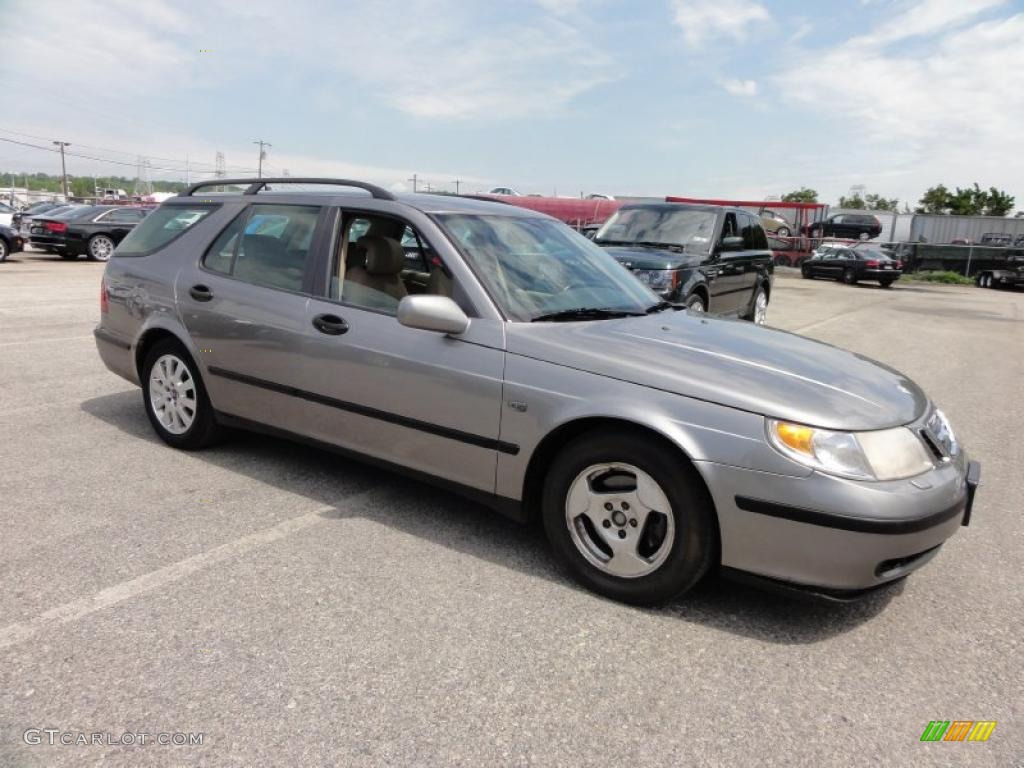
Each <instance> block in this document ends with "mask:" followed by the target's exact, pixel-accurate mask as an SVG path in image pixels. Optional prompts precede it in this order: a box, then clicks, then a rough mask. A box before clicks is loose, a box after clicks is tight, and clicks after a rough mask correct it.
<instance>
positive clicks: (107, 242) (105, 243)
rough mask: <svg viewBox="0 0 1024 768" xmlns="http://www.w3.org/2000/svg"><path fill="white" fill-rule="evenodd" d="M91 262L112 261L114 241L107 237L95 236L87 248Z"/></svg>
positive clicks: (90, 239) (91, 238)
mask: <svg viewBox="0 0 1024 768" xmlns="http://www.w3.org/2000/svg"><path fill="white" fill-rule="evenodd" d="M87 250H88V252H89V260H90V261H110V254H112V253H113V252H114V241H113V240H112V239H111V238H110V237H109V236H107V235H93V236H92V237H90V238H89V244H88V247H87Z"/></svg>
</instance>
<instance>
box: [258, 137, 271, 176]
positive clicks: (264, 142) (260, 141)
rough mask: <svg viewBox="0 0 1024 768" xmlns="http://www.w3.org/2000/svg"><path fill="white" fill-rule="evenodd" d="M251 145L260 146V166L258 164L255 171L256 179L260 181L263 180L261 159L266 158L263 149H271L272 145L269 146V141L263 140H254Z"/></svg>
mask: <svg viewBox="0 0 1024 768" xmlns="http://www.w3.org/2000/svg"><path fill="white" fill-rule="evenodd" d="M253 144H259V145H260V164H259V169H258V170H257V171H256V178H259V179H262V178H263V158H265V157H266V156H267V152H266V150H265V149H263V148H264V147H272V146H274V145H273V144H271V143H270V142H269V141H264V140H263V139H256V141H254V142H253Z"/></svg>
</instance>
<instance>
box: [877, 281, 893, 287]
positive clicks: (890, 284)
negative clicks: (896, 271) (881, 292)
mask: <svg viewBox="0 0 1024 768" xmlns="http://www.w3.org/2000/svg"><path fill="white" fill-rule="evenodd" d="M893 282H894V281H892V280H879V281H878V283H879V284H880V285H881V286H882V287H883V288H892V284H893Z"/></svg>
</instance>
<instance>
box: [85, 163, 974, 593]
mask: <svg viewBox="0 0 1024 768" xmlns="http://www.w3.org/2000/svg"><path fill="white" fill-rule="evenodd" d="M212 184H218V185H224V186H226V187H229V188H232V189H234V190H235V191H234V192H229V193H222V194H217V193H215V192H214V191H213V190H211V189H210V187H211V185H212ZM95 334H96V342H97V347H98V349H99V353H100V356H101V357H102V359H103V361H104V362H105V363H106V365H107V367H108V368H109V369H110V370H112V371H113V372H115V373H117V374H119V375H120V376H123V377H124V378H126V379H128V380H129V381H131V382H134V383H135V384H138V385H140V386H141V388H142V395H143V401H144V406H145V409H146V414H147V415H148V417H149V420H150V421H151V422H152V425H153V428H154V429H155V430H156V433H157V434H158V435H159V436H160V437H161V438H162V439H163V440H164V441H165V442H167V443H168V444H170V445H171V446H174V447H176V448H183V449H197V448H201V447H203V446H205V445H208V444H209V443H211V442H212V441H214V440H215V439H216V438H217V437H218V436H219V435H220V433H221V431H222V429H223V428H225V427H235V428H243V429H251V430H259V431H264V432H269V433H271V434H278V435H282V436H289V437H292V438H296V439H301V440H306V441H312V442H314V443H316V444H318V445H323V446H325V447H330V448H332V449H335V450H339V451H341V452H343V453H350V454H356V455H359V456H361V457H364V458H365V459H368V460H371V461H375V462H377V463H383V464H385V465H386V466H389V467H392V468H395V469H400V470H402V471H405V472H409V473H412V474H413V475H415V476H418V477H422V478H429V479H431V480H432V481H435V482H440V483H442V484H444V485H447V486H448V487H451V488H453V489H455V490H458V491H460V492H463V493H466V494H468V495H470V496H471V497H474V498H477V499H480V500H482V501H484V502H486V503H487V504H489V505H490V506H492V507H494V508H496V509H497V510H499V511H501V512H502V513H504V514H506V515H509V516H511V517H513V518H515V519H517V520H521V521H523V522H527V521H531V520H537V519H539V520H541V521H542V522H543V525H544V528H545V530H546V533H547V536H548V538H549V540H550V542H551V546H552V549H553V551H554V553H555V556H556V558H557V559H558V560H559V561H560V562H561V563H562V564H563V565H564V566H565V567H566V568H567V569H568V570H569V571H570V572H571V573H572V574H573V575H574V576H575V577H576V578H577V579H579V581H581V582H582V583H583V584H585V585H586V586H588V587H590V588H591V589H593V590H595V591H597V592H599V593H601V594H603V595H607V596H610V597H612V598H615V599H618V600H624V601H627V602H631V603H637V604H652V603H659V602H663V601H665V600H668V599H670V598H672V597H674V596H675V595H678V594H680V593H683V592H685V591H686V590H688V589H689V588H690V587H692V586H693V585H694V584H696V583H697V581H698V580H699V579H700V578H701V577H702V576H704V574H705V573H707V572H708V571H709V570H710V569H713V568H720V569H722V570H723V571H725V572H726V573H727V574H732V575H736V576H742V577H745V578H756V579H758V580H761V581H767V582H769V583H772V584H775V585H777V586H784V587H788V588H797V589H804V590H807V591H811V592H815V593H818V594H823V595H827V596H832V597H836V598H846V597H853V596H857V595H860V594H864V593H866V592H869V591H871V590H872V589H874V588H877V587H880V586H883V585H885V584H887V583H889V582H892V581H895V580H897V579H900V578H901V577H903V576H905V575H906V574H908V573H910V572H911V571H912V570H914V569H915V568H917V567H919V566H921V565H922V564H924V563H925V562H927V561H928V560H929V559H931V558H932V557H933V556H934V555H935V553H936V551H937V550H938V549H939V547H940V546H941V545H942V543H943V542H944V541H945V540H946V539H948V538H949V537H950V536H952V535H953V534H954V533H955V532H956V531H957V529H958V527H959V526H961V525H966V524H967V522H968V521H969V519H970V514H971V504H972V501H973V496H974V490H975V488H976V486H977V484H978V478H979V467H978V465H977V464H976V463H975V462H969V461H968V460H967V457H966V455H965V453H964V451H963V449H962V447H961V446H960V444H959V443H958V441H957V439H956V437H955V436H954V433H953V430H952V428H951V427H950V425H949V422H948V421H947V420H946V418H945V416H944V415H943V414H942V412H941V411H940V410H938V409H937V408H936V406H935V405H934V404H933V403H932V402H931V401H930V400H929V399H928V397H927V396H926V395H925V394H924V392H922V391H921V389H920V388H918V387H917V386H916V385H915V384H914V382H912V381H910V380H909V379H907V378H906V377H905V376H902V375H901V374H900V373H898V372H897V371H894V370H892V369H890V368H887V367H885V366H882V365H880V364H878V363H874V362H872V361H870V360H867V359H865V358H863V357H860V356H858V355H854V354H851V353H849V352H845V351H843V350H840V349H836V348H834V347H831V346H828V345H826V344H821V343H818V342H814V341H810V340H808V339H804V338H801V337H800V336H796V335H792V334H789V333H784V332H781V331H775V330H771V329H768V328H764V327H758V326H756V325H754V324H752V323H746V322H742V321H738V320H724V319H718V318H713V317H708V316H706V315H701V314H697V313H690V312H687V311H685V310H683V311H680V307H678V306H676V305H673V304H670V303H668V302H665V301H663V300H660V299H659V297H658V296H656V295H655V294H654V293H652V292H651V291H650V289H649V288H647V287H646V286H645V285H643V284H641V283H640V282H639V281H638V280H637V279H636V278H634V277H633V276H632V275H631V274H630V273H629V272H628V271H627V270H626V269H625V268H624V267H622V266H621V265H619V264H618V263H617V262H616V261H615V259H614V258H612V257H611V256H610V255H609V254H607V253H606V252H604V251H603V250H602V249H601V248H599V247H598V246H596V245H594V244H593V243H591V242H590V241H588V240H587V239H586V238H584V237H582V236H581V235H579V234H577V233H576V232H573V231H572V230H571V229H569V228H568V227H566V226H565V225H563V224H561V223H559V222H557V221H555V220H554V219H551V218H548V217H547V216H544V215H541V214H537V213H535V212H533V211H529V210H526V209H522V208H517V207H513V206H510V205H503V204H501V203H496V202H485V201H481V200H473V199H466V198H460V197H454V196H443V195H408V196H396V195H394V194H392V193H391V192H389V191H387V190H384V189H381V188H380V187H377V186H374V185H372V184H366V183H362V182H357V181H349V180H313V179H261V180H255V179H247V180H230V181H228V180H216V181H214V182H204V183H202V184H197V185H193V186H192V187H191V188H189V189H188V190H187V191H186V192H184V193H182V194H181V195H180V196H179V197H176V198H172V199H170V200H168V201H167V202H165V203H164V204H163V205H161V206H160V208H158V209H157V210H156V211H154V212H153V213H151V214H150V215H149V216H148V217H147V218H146V219H145V220H144V221H143V222H142V223H141V224H140V225H139V226H138V227H136V228H135V229H134V230H133V231H132V232H131V234H129V235H128V237H127V238H125V240H124V241H123V242H122V243H121V244H120V246H119V247H118V248H117V250H116V251H115V253H114V256H113V258H112V259H111V260H110V261H109V262H108V264H107V267H106V272H105V274H104V277H103V284H102V289H101V320H100V324H99V326H98V327H97V329H96V332H95Z"/></svg>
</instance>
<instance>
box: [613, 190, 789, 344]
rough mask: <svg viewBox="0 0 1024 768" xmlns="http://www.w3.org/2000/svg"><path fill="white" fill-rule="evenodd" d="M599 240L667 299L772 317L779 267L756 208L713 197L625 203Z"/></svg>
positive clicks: (721, 312) (756, 317)
mask: <svg viewBox="0 0 1024 768" xmlns="http://www.w3.org/2000/svg"><path fill="white" fill-rule="evenodd" d="M594 242H595V243H597V244H598V245H600V246H602V247H604V248H607V250H608V252H609V253H610V254H611V255H612V256H614V257H615V259H616V260H617V261H618V262H619V263H620V264H622V265H623V266H624V267H626V268H627V269H629V270H632V272H633V274H634V275H636V276H637V278H639V279H640V281H641V282H643V283H645V284H646V285H647V286H648V287H650V288H651V289H652V290H653V291H655V292H656V293H657V294H658V295H660V296H661V297H662V298H663V299H665V300H667V301H670V302H674V303H678V304H684V305H685V306H687V307H689V308H690V309H693V310H696V311H698V312H713V313H714V314H716V315H733V316H739V317H742V318H743V319H745V320H753V321H754V322H756V323H758V324H763V323H764V321H765V318H766V317H767V312H768V300H769V298H770V297H771V291H772V279H773V274H774V270H775V267H774V264H773V261H772V252H771V250H769V248H768V238H767V237H766V236H765V233H764V230H763V229H762V228H761V224H760V221H759V220H758V218H757V217H756V216H754V215H753V214H750V213H747V212H746V211H741V210H739V209H736V208H723V207H720V206H714V205H691V204H685V203H637V204H633V205H625V206H623V207H621V208H619V210H618V211H616V212H615V213H613V214H612V216H611V218H609V219H608V221H606V222H605V224H604V226H603V227H601V229H600V230H599V231H598V233H597V234H596V235H595V236H594Z"/></svg>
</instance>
